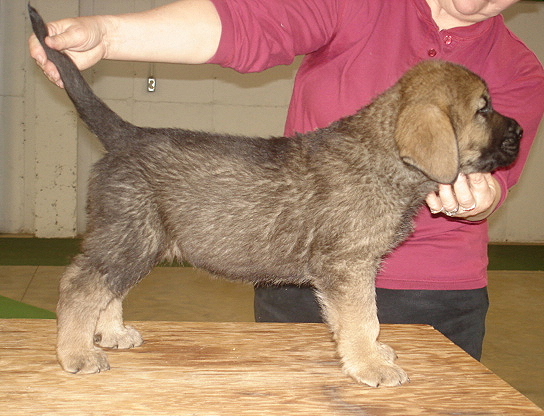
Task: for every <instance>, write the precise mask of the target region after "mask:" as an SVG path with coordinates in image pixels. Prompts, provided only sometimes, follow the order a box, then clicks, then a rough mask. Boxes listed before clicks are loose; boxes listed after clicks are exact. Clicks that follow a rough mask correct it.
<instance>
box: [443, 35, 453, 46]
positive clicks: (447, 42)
mask: <svg viewBox="0 0 544 416" xmlns="http://www.w3.org/2000/svg"><path fill="white" fill-rule="evenodd" d="M451 41H452V38H451V36H450V35H446V36H444V43H445V44H446V45H449V44H451Z"/></svg>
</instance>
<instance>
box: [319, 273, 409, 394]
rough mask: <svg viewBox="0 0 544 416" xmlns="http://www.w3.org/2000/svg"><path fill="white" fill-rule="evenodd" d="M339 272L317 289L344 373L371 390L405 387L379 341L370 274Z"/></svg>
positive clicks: (388, 351)
mask: <svg viewBox="0 0 544 416" xmlns="http://www.w3.org/2000/svg"><path fill="white" fill-rule="evenodd" d="M340 269H341V270H340ZM340 269H338V270H336V272H340V274H337V273H336V272H335V273H334V277H333V276H332V275H329V277H328V278H327V280H328V282H327V283H328V284H326V285H317V286H318V297H319V299H320V301H321V304H322V307H323V312H324V316H325V320H326V321H327V323H328V324H329V326H330V328H331V330H332V332H333V336H334V338H335V340H336V343H337V348H338V353H339V355H340V358H341V361H342V364H343V369H344V372H345V373H346V374H348V375H349V376H351V377H353V378H354V379H355V380H356V381H358V382H361V383H365V384H368V385H369V386H371V387H378V386H399V385H401V384H403V383H405V382H406V381H408V376H407V374H406V372H405V371H404V370H403V369H402V368H400V367H399V366H398V365H396V364H395V363H394V361H395V359H396V354H395V351H394V350H393V349H392V348H391V347H389V346H388V345H386V344H383V343H381V342H379V341H378V335H379V332H380V324H379V322H378V317H377V309H376V297H375V288H374V274H373V272H367V273H363V274H361V270H362V269H361V268H357V269H358V271H359V273H352V272H351V271H349V270H346V268H345V267H341V268H340ZM369 269H370V268H369ZM365 270H367V269H365ZM319 286H321V287H319Z"/></svg>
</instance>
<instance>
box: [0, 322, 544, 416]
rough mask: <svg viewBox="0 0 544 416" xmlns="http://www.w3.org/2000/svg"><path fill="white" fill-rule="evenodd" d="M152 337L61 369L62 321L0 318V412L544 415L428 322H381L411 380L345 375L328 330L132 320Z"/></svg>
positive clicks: (314, 326) (385, 337) (262, 415)
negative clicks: (104, 366)
mask: <svg viewBox="0 0 544 416" xmlns="http://www.w3.org/2000/svg"><path fill="white" fill-rule="evenodd" d="M132 325H134V326H135V327H137V328H138V329H139V330H140V331H141V332H142V334H143V335H144V338H145V340H146V342H145V344H144V345H143V346H142V347H140V348H136V349H134V350H125V351H109V353H108V354H109V358H110V364H111V366H112V370H110V371H108V372H105V373H101V374H93V375H84V376H82V375H72V374H67V373H65V372H63V371H62V370H61V369H60V367H59V366H58V364H57V362H56V358H55V321H53V320H0V414H1V415H19V414H20V415H116V416H122V415H131V416H132V415H149V416H151V415H233V416H239V415H258V416H265V415H282V416H287V415H297V416H298V415H312V416H318V415H319V416H322V415H368V416H373V415H376V416H378V415H379V416H384V415H395V416H410V415H523V416H530V415H544V411H543V410H542V409H539V408H538V407H537V406H536V405H534V404H533V403H532V402H530V401H529V400H528V399H527V398H526V397H525V396H523V395H522V394H520V393H519V392H517V391H516V390H514V389H513V388H512V387H511V386H509V385H508V384H507V383H506V382H504V381H503V380H501V379H500V378H499V377H497V376H496V375H494V374H493V373H492V372H491V371H490V370H488V369H487V368H486V367H484V366H483V365H482V364H480V363H479V362H477V361H475V360H473V359H472V358H471V357H469V356H468V355H467V354H465V353H464V352H463V351H462V350H461V349H459V348H458V347H456V346H455V345H453V344H452V343H451V342H449V341H448V340H447V339H446V338H445V337H444V336H442V335H441V334H440V333H438V332H437V331H435V330H434V329H432V328H431V327H428V326H424V325H384V326H382V334H381V340H382V341H385V342H387V343H389V344H390V345H391V346H393V347H394V348H395V349H396V350H397V353H398V354H399V360H398V363H399V364H400V365H401V366H402V367H403V368H404V369H405V370H406V371H407V372H408V374H409V375H410V379H411V382H410V383H409V384H407V385H405V386H402V387H388V388H377V389H376V388H370V387H366V386H363V385H360V384H357V383H355V382H353V381H352V380H351V379H350V378H348V377H347V376H345V375H344V374H343V373H342V372H341V370H340V366H339V364H338V361H337V359H336V358H335V353H334V351H335V350H334V343H333V342H332V341H331V337H330V335H329V332H328V330H327V327H326V326H325V325H322V324H256V323H187V322H134V323H132Z"/></svg>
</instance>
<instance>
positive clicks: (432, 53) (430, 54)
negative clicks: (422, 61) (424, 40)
mask: <svg viewBox="0 0 544 416" xmlns="http://www.w3.org/2000/svg"><path fill="white" fill-rule="evenodd" d="M427 54H428V55H429V56H430V57H431V58H432V57H433V56H436V50H435V49H429V50H428V51H427Z"/></svg>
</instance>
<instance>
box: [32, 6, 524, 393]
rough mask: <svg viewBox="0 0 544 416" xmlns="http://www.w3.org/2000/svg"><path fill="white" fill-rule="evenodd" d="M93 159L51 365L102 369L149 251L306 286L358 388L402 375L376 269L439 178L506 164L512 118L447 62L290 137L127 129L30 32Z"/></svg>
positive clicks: (131, 332) (241, 276)
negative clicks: (385, 336)
mask: <svg viewBox="0 0 544 416" xmlns="http://www.w3.org/2000/svg"><path fill="white" fill-rule="evenodd" d="M31 16H32V21H33V25H34V30H35V32H36V34H37V36H38V38H39V39H40V41H41V42H42V45H43V46H44V48H45V50H46V51H47V55H48V57H49V59H50V60H51V61H53V62H54V63H55V64H56V65H57V67H58V68H59V71H60V73H61V74H62V79H63V81H64V85H65V87H66V91H67V92H68V94H69V96H70V98H71V99H72V101H73V102H74V104H75V106H76V108H77V110H78V112H79V114H80V116H81V118H82V119H83V120H84V121H85V122H86V123H87V125H88V126H89V128H90V129H91V130H92V131H93V132H94V133H95V134H96V135H97V136H98V137H99V139H100V140H101V142H102V143H103V145H104V147H105V149H106V152H107V153H106V154H105V156H104V157H103V158H102V159H101V160H100V161H99V162H98V163H97V164H96V165H95V166H94V168H93V173H92V178H91V181H90V187H89V200H88V232H87V235H86V236H85V239H84V243H83V252H82V254H80V255H78V256H77V257H76V258H75V260H74V262H73V263H72V264H71V265H70V266H69V268H68V269H67V271H66V273H65V274H64V276H63V277H62V280H61V285H60V300H59V304H58V309H57V312H58V349H57V353H58V359H59V361H60V364H61V365H62V367H63V368H64V369H65V370H66V371H69V372H73V373H77V372H79V373H94V372H99V371H104V370H108V369H109V365H108V360H107V358H106V355H105V353H104V352H103V351H102V350H101V349H100V348H99V347H110V348H131V347H135V346H138V345H140V344H141V343H142V338H141V336H140V334H139V333H138V332H137V331H136V330H135V329H133V328H130V327H126V326H124V324H123V318H122V300H123V298H124V297H125V295H126V294H127V292H128V291H129V290H130V288H131V287H133V286H134V285H135V284H136V283H138V282H139V281H140V280H141V279H143V278H144V276H146V275H147V274H148V273H149V272H150V270H151V269H152V268H153V266H155V265H156V264H157V263H158V262H160V261H161V260H163V259H171V258H174V257H175V258H177V259H180V260H186V261H188V262H190V263H191V264H193V265H195V266H196V267H201V268H203V269H206V270H208V271H210V272H212V273H214V274H217V275H220V276H224V277H227V278H230V279H238V280H242V281H246V282H252V283H259V284H263V283H276V284H277V283H295V284H299V283H300V284H302V283H305V284H306V283H311V284H312V285H313V286H314V287H315V289H316V292H317V295H318V296H319V299H320V301H321V305H322V309H323V314H324V318H325V320H326V321H327V323H328V324H329V325H330V328H331V330H332V333H333V335H334V339H335V340H336V342H337V346H338V353H339V355H340V358H341V360H342V364H343V367H344V370H345V372H346V373H347V374H349V375H350V376H352V377H353V378H354V379H356V380H358V381H360V382H363V383H366V384H368V385H371V386H378V385H387V386H389V385H399V384H402V383H404V382H406V381H407V380H408V377H407V375H406V373H405V372H404V371H403V370H402V369H401V368H400V367H399V366H397V365H396V364H395V363H394V361H395V358H396V355H395V352H394V351H393V349H391V348H390V347H388V346H386V345H384V344H382V343H380V342H378V341H377V338H378V333H379V323H378V319H377V316H376V303H375V299H374V297H375V289H374V278H375V275H376V272H377V270H378V268H379V267H380V262H381V261H382V258H383V256H384V255H385V254H387V253H388V252H389V251H390V250H392V249H393V248H394V247H395V246H397V245H398V244H399V243H401V242H402V241H403V240H404V239H405V238H406V237H407V236H408V235H409V234H410V232H411V230H412V217H413V216H414V214H415V213H416V212H417V211H418V209H419V208H420V207H421V205H422V203H423V201H424V198H425V196H426V195H427V193H428V192H430V191H433V190H435V189H436V188H437V184H438V183H452V182H453V181H455V179H456V178H457V176H458V174H459V173H460V172H463V173H471V172H490V171H493V170H494V169H497V168H498V167H503V166H507V165H509V164H511V163H512V162H513V161H514V160H515V158H516V156H517V154H518V149H519V142H520V139H521V134H522V132H521V128H520V126H519V125H518V123H516V122H515V121H514V120H512V119H509V118H507V117H504V116H502V115H500V114H499V113H497V112H496V111H494V110H493V108H492V106H491V98H490V96H489V91H488V89H487V87H486V84H485V83H484V81H483V80H482V79H480V78H479V77H478V76H477V75H475V74H474V73H472V72H470V71H468V70H467V69H465V68H463V67H461V66H457V65H453V64H450V63H445V62H437V61H428V62H424V63H421V64H419V65H418V66H416V67H415V68H413V69H412V70H410V71H409V72H408V73H407V74H406V75H405V76H403V77H402V78H401V79H400V80H399V82H398V83H397V84H396V85H394V86H393V87H392V88H391V89H389V90H388V91H386V92H385V93H384V94H382V95H381V96H379V97H378V98H376V100H375V101H374V102H373V103H372V104H370V105H369V106H368V107H366V108H363V109H361V110H360V111H359V112H357V113H356V114H354V115H352V116H349V117H346V118H343V119H341V120H339V121H337V122H335V123H333V124H332V125H331V126H329V127H327V128H323V129H320V130H317V131H315V132H312V133H308V134H301V135H298V136H295V137H290V138H286V137H276V138H268V139H265V138H258V137H238V136H229V135H218V134H210V133H205V132H197V131H188V130H181V129H155V128H141V127H137V126H134V125H132V124H129V123H128V122H126V121H123V120H122V119H121V118H119V116H117V115H116V114H115V113H113V111H112V110H111V109H109V108H108V107H107V106H106V105H105V104H104V103H103V102H102V101H100V99H99V98H97V97H96V96H95V95H94V93H93V92H92V91H91V90H90V88H89V86H88V85H87V84H86V83H85V81H84V80H83V78H82V77H81V75H80V73H79V71H78V70H77V69H76V67H75V66H74V65H73V63H72V62H71V61H70V60H69V58H67V57H66V56H65V55H63V54H61V53H58V52H56V51H53V50H51V49H49V48H48V47H47V46H46V45H45V44H44V42H43V39H44V37H45V36H46V31H47V29H46V27H45V25H44V23H43V21H42V20H41V19H40V17H39V16H38V15H37V13H36V12H35V11H34V10H31Z"/></svg>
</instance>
